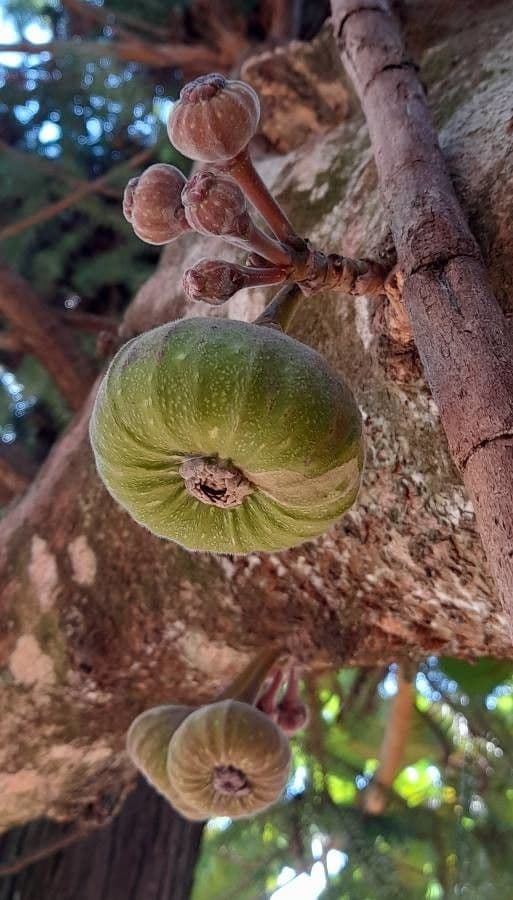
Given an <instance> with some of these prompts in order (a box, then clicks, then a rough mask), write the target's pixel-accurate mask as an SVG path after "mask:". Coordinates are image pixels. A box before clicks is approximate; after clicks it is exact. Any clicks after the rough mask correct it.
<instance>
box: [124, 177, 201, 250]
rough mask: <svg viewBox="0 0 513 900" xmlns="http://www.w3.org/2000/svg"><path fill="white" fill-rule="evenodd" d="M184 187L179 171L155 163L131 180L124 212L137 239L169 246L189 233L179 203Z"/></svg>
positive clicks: (126, 190) (127, 187) (183, 178)
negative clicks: (171, 242) (182, 235)
mask: <svg viewBox="0 0 513 900" xmlns="http://www.w3.org/2000/svg"><path fill="white" fill-rule="evenodd" d="M184 184H185V177H184V175H183V174H182V173H181V172H180V170H179V169H177V168H175V166H168V165H167V164H165V163H156V164H155V165H153V166H150V167H149V168H148V169H146V171H145V172H143V173H142V175H139V177H138V178H131V179H130V181H129V182H128V184H127V186H126V188H125V193H124V196H123V213H124V216H125V219H127V221H128V222H130V223H131V225H132V228H133V229H134V231H135V233H136V235H137V237H139V238H141V240H142V241H146V243H147V244H168V243H169V242H170V241H174V240H175V238H177V237H180V235H181V234H183V233H184V231H188V230H189V224H188V222H187V219H186V218H185V212H184V208H183V204H182V200H181V194H182V190H183V187H184Z"/></svg>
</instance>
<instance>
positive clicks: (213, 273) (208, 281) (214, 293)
mask: <svg viewBox="0 0 513 900" xmlns="http://www.w3.org/2000/svg"><path fill="white" fill-rule="evenodd" d="M244 282H245V279H244V274H243V272H242V267H241V266H237V265H235V263H230V262H227V261H226V260H224V259H200V261H199V262H198V263H196V265H195V266H192V267H191V268H190V269H186V271H185V272H184V274H183V289H184V291H185V295H186V297H187V299H188V300H204V301H205V302H206V303H212V304H215V305H217V304H221V303H225V302H226V301H227V300H229V299H230V297H233V295H234V294H235V293H236V292H237V291H240V289H241V288H242V287H244Z"/></svg>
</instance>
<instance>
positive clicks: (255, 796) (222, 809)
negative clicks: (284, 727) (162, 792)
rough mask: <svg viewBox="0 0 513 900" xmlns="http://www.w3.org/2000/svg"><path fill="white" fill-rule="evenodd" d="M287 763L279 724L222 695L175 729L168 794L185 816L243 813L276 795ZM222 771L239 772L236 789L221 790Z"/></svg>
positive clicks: (238, 815) (266, 803) (287, 753)
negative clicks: (224, 698)
mask: <svg viewBox="0 0 513 900" xmlns="http://www.w3.org/2000/svg"><path fill="white" fill-rule="evenodd" d="M289 767H290V747H289V742H288V740H287V738H286V737H285V735H284V734H283V732H282V731H281V730H280V729H279V728H278V726H277V725H275V724H274V722H272V721H271V719H270V718H269V717H268V716H266V715H265V713H263V712H260V710H258V709H255V708H254V707H253V706H250V705H249V704H247V703H240V702H239V701H238V700H222V701H220V702H218V703H211V704H209V705H208V706H203V707H201V708H200V709H198V710H196V712H194V713H192V714H191V715H190V716H188V717H187V719H185V721H184V722H183V723H182V725H180V727H179V728H177V730H176V731H175V733H174V734H173V737H172V738H171V741H170V742H169V750H168V756H167V775H168V779H169V789H168V797H169V798H170V800H171V802H172V804H173V806H174V807H175V808H176V809H177V810H178V811H179V812H182V814H183V815H184V816H186V817H187V818H192V819H200V820H201V819H207V818H211V817H213V816H230V818H235V819H236V818H243V817H244V816H250V815H253V814H255V813H257V812H260V810H262V809H265V808H266V807H268V806H270V805H271V804H272V803H275V802H276V801H277V800H278V799H279V797H280V795H281V793H282V791H283V789H284V787H285V784H286V782H287V778H288V774H289ZM220 772H221V773H222V772H228V773H232V775H233V777H234V779H235V782H236V781H237V778H240V784H241V787H240V789H239V790H237V789H236V787H235V785H231V788H233V792H231V789H230V788H229V787H226V788H225V789H224V790H223V789H222V788H221V787H220V785H219V782H220V781H222V774H221V776H220V775H219V773H220ZM229 780H230V774H228V781H229Z"/></svg>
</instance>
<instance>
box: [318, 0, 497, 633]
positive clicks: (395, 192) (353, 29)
mask: <svg viewBox="0 0 513 900" xmlns="http://www.w3.org/2000/svg"><path fill="white" fill-rule="evenodd" d="M332 10H333V27H334V31H335V35H336V38H337V41H338V45H339V48H340V53H341V56H342V60H343V62H344V65H345V68H346V71H347V73H348V74H349V77H350V78H351V80H352V82H353V84H354V86H355V88H356V90H357V92H358V95H359V97H360V101H361V104H362V107H363V110H364V112H365V116H366V119H367V123H368V125H369V131H370V137H371V142H372V147H373V150H374V156H375V159H376V165H377V170H378V179H379V185H380V190H381V194H382V196H383V200H384V206H385V210H386V214H387V218H388V221H389V222H390V225H391V228H392V235H393V238H394V245H395V248H396V251H397V256H398V264H399V267H400V271H401V275H402V278H403V279H404V280H403V299H404V302H405V305H406V308H407V310H408V312H409V314H410V319H411V323H412V329H413V336H414V339H415V344H416V347H417V349H418V351H419V354H420V358H421V360H422V363H423V366H424V371H425V373H426V378H427V381H428V384H429V387H430V389H431V392H432V394H433V398H434V400H435V402H436V403H437V405H438V408H439V411H440V417H441V420H442V424H443V426H444V430H445V433H446V435H447V439H448V442H449V447H450V450H451V453H452V456H453V459H454V460H455V462H456V464H457V465H458V468H459V469H460V471H461V472H462V474H463V479H464V482H465V485H466V487H467V489H468V491H469V494H470V496H471V497H472V499H473V501H474V506H475V512H476V517H477V523H478V526H479V531H480V534H481V538H482V540H483V544H484V547H485V550H486V553H487V557H488V562H489V565H490V569H491V572H492V575H493V577H494V580H495V584H496V587H497V589H498V592H499V596H500V599H501V601H502V604H503V607H504V610H505V613H506V615H507V616H508V618H509V619H510V620H511V618H512V614H513V515H512V510H513V335H512V333H511V328H510V323H509V322H508V321H507V319H506V316H505V315H504V313H503V311H502V309H501V308H500V306H499V303H498V301H497V300H496V299H495V297H494V295H493V292H492V288H491V284H490V280H489V277H488V273H487V271H486V267H485V264H484V261H483V259H482V256H481V252H480V250H479V247H478V246H477V244H476V242H475V240H474V237H473V235H472V234H471V232H470V230H469V228H468V225H467V222H466V219H465V217H464V214H463V210H462V209H461V206H460V204H459V202H458V200H457V197H456V195H455V193H454V190H453V187H452V184H451V181H450V178H449V174H448V172H447V168H446V165H445V162H444V160H443V157H442V153H441V151H440V148H439V145H438V140H437V137H436V133H435V131H434V128H433V126H432V124H431V116H430V113H429V109H428V106H427V102H426V97H425V93H424V89H423V87H422V85H421V83H420V80H419V78H418V76H417V72H416V70H415V65H414V64H413V62H412V61H411V60H410V59H409V58H408V56H407V54H406V48H405V46H404V43H403V40H402V36H401V31H400V27H399V23H398V21H397V19H396V17H395V16H394V15H393V14H392V12H391V6H390V3H389V0H379V2H377V0H332ZM474 457H477V458H474ZM509 629H510V634H511V635H513V622H511V621H510V624H509Z"/></svg>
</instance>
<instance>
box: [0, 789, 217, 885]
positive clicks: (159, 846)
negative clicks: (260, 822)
mask: <svg viewBox="0 0 513 900" xmlns="http://www.w3.org/2000/svg"><path fill="white" fill-rule="evenodd" d="M202 831H203V825H202V824H198V823H190V822H186V821H185V820H184V819H182V817H181V816H179V815H178V813H175V812H174V810H172V809H171V807H170V806H169V804H168V803H167V802H166V801H165V800H164V799H163V798H162V797H160V795H159V794H157V793H156V792H155V791H154V790H153V789H152V788H151V787H150V786H149V785H148V784H146V782H144V781H143V779H142V778H141V779H140V780H139V781H138V783H137V787H136V789H135V790H134V791H133V792H132V793H131V794H130V796H129V797H128V799H127V800H126V802H125V803H124V805H123V809H122V810H121V812H120V814H119V815H118V816H117V817H116V818H115V819H114V820H113V821H112V822H111V823H110V824H109V825H107V826H104V827H103V828H99V829H96V830H94V831H92V833H90V834H89V835H87V837H85V838H82V839H79V840H76V841H74V842H73V843H71V844H69V845H67V846H63V847H62V849H59V850H57V851H56V852H55V853H53V854H52V853H50V854H49V855H48V856H47V857H46V858H45V859H41V860H39V861H37V862H34V864H32V865H28V866H27V867H25V868H24V869H23V870H22V871H21V872H16V873H13V874H6V875H4V876H3V877H2V868H7V867H9V866H15V865H16V861H18V860H21V859H23V858H24V857H27V858H28V857H29V856H30V855H31V854H33V853H34V852H37V853H42V852H44V851H45V848H47V849H50V848H51V846H52V845H54V844H56V842H59V841H60V842H62V843H64V841H66V840H71V841H73V836H74V834H75V828H74V826H67V825H58V824H57V823H55V822H51V821H50V820H48V819H42V820H40V821H38V822H31V823H30V824H29V825H25V826H23V827H21V828H15V829H12V830H11V831H9V832H8V833H7V834H5V835H4V836H3V838H2V839H0V900H50V898H54V900H127V898H130V900H188V897H190V894H191V888H192V882H193V877H194V867H195V864H196V859H197V856H198V852H199V846H200V841H201V835H202Z"/></svg>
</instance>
